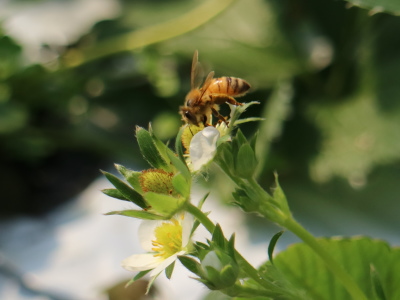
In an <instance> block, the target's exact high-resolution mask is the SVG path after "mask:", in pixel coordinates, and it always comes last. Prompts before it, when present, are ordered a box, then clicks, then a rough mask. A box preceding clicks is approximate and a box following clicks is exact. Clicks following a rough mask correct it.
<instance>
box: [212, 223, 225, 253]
mask: <svg viewBox="0 0 400 300" xmlns="http://www.w3.org/2000/svg"><path fill="white" fill-rule="evenodd" d="M212 241H213V242H214V243H215V244H216V245H218V246H219V247H220V248H221V249H225V237H224V234H223V232H222V228H221V226H220V225H219V224H217V225H215V229H214V232H213V234H212Z"/></svg>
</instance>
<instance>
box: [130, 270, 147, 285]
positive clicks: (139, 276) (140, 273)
mask: <svg viewBox="0 0 400 300" xmlns="http://www.w3.org/2000/svg"><path fill="white" fill-rule="evenodd" d="M150 271H151V269H150V270H146V271H140V272H139V273H137V274H136V276H135V277H133V278H132V280H131V281H132V282H135V281H136V280H139V279H140V278H142V277H144V276H145V275H146V274H147V273H149V272H150ZM132 282H131V283H132Z"/></svg>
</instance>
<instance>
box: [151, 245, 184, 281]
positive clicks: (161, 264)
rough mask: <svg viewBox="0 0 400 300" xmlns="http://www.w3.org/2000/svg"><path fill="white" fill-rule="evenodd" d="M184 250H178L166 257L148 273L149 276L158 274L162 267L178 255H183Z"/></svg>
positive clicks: (170, 262) (165, 266) (166, 265)
mask: <svg viewBox="0 0 400 300" xmlns="http://www.w3.org/2000/svg"><path fill="white" fill-rule="evenodd" d="M185 253H186V251H179V252H177V253H175V254H174V255H171V256H170V257H168V258H167V259H165V260H163V262H162V263H160V264H159V265H158V266H157V267H156V268H155V269H154V270H152V271H151V272H150V273H149V275H150V277H153V276H158V275H159V274H160V273H161V272H162V271H163V270H164V269H166V268H167V267H168V266H169V265H170V264H172V263H173V262H174V261H175V260H176V259H177V258H178V255H184V254H185Z"/></svg>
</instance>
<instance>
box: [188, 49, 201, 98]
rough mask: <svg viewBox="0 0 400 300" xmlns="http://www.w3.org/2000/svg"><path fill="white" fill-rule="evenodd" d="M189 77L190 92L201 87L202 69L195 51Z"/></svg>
mask: <svg viewBox="0 0 400 300" xmlns="http://www.w3.org/2000/svg"><path fill="white" fill-rule="evenodd" d="M190 75H191V77H190V85H191V88H192V90H193V89H197V88H199V87H200V85H201V81H202V79H203V76H204V72H203V68H202V67H201V64H200V63H199V52H198V51H197V50H196V51H194V55H193V61H192V72H191V74H190Z"/></svg>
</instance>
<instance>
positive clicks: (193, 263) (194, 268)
mask: <svg viewBox="0 0 400 300" xmlns="http://www.w3.org/2000/svg"><path fill="white" fill-rule="evenodd" d="M178 259H179V261H180V262H181V264H182V265H183V266H184V267H185V268H186V269H188V270H189V271H190V272H192V273H194V274H196V275H198V276H200V275H199V270H200V269H201V266H200V263H199V262H198V261H197V260H195V259H194V258H191V257H188V256H183V255H182V256H178Z"/></svg>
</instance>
